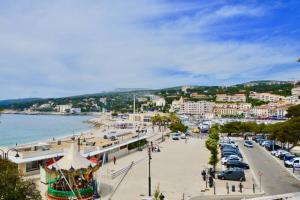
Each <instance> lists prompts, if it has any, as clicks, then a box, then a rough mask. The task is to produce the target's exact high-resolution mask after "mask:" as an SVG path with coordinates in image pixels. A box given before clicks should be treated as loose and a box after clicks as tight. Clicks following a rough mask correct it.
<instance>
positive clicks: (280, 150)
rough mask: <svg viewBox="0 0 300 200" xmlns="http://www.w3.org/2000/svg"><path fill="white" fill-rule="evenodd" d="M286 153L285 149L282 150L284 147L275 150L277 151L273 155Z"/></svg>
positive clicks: (277, 155)
mask: <svg viewBox="0 0 300 200" xmlns="http://www.w3.org/2000/svg"><path fill="white" fill-rule="evenodd" d="M286 153H288V152H287V151H286V150H284V149H279V150H277V151H276V152H275V156H276V157H279V156H280V155H281V154H286Z"/></svg>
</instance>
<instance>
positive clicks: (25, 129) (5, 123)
mask: <svg viewBox="0 0 300 200" xmlns="http://www.w3.org/2000/svg"><path fill="white" fill-rule="evenodd" d="M91 118H93V117H92V116H56V115H14V114H1V115H0V146H7V145H9V146H11V145H15V144H16V143H18V144H22V143H30V142H35V141H40V140H46V139H52V138H53V137H62V136H67V135H72V134H73V132H75V133H77V132H80V131H85V130H88V129H90V128H92V125H91V124H88V123H84V121H86V120H88V119H91Z"/></svg>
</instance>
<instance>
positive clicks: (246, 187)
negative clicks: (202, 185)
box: [215, 140, 261, 195]
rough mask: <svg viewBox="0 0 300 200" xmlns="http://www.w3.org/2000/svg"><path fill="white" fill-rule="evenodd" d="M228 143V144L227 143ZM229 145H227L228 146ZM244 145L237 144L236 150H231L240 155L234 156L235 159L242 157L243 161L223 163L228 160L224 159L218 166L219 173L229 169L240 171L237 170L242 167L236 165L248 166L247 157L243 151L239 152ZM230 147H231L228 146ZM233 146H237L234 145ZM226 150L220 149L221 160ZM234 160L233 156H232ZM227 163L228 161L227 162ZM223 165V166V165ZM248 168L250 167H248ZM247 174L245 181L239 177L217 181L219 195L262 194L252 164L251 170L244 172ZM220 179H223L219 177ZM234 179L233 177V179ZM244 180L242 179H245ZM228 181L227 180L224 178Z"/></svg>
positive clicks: (244, 170)
mask: <svg viewBox="0 0 300 200" xmlns="http://www.w3.org/2000/svg"><path fill="white" fill-rule="evenodd" d="M234 141H235V140H233V141H232V142H234ZM225 143H227V142H225ZM226 145H227V144H226ZM241 145H243V144H239V143H237V142H236V146H237V147H236V148H231V147H230V148H229V149H230V150H229V151H231V150H232V149H235V150H236V151H237V154H239V156H237V155H236V156H233V158H239V157H242V158H241V159H239V161H237V162H230V161H227V162H228V163H226V164H225V163H223V162H224V161H225V160H226V159H224V157H223V161H222V160H221V161H220V162H219V164H218V166H217V169H218V170H219V171H226V170H228V169H234V170H239V169H236V168H241V166H238V165H236V163H239V164H245V165H247V164H248V163H247V162H248V161H247V158H246V157H245V155H243V152H242V151H239V149H240V146H241ZM228 146H230V145H228ZM232 146H235V145H234V144H233V145H232ZM224 149H225V148H224V147H223V151H222V150H221V148H220V158H221V157H222V152H223V153H224V151H227V150H224ZM230 157H231V158H232V155H231V156H230ZM225 162H226V161H225ZM222 163H223V164H222ZM231 164H235V165H233V166H231ZM247 168H248V167H247ZM242 171H243V172H244V174H245V176H244V178H245V180H242V181H240V180H241V178H239V177H235V178H234V179H235V180H222V179H216V181H215V184H216V187H217V189H218V190H219V191H218V193H217V194H234V195H238V194H245V195H246V194H257V193H261V191H260V190H259V185H258V183H257V180H256V179H255V177H254V173H253V171H252V166H251V164H249V169H243V170H242ZM219 178H223V177H219ZM231 178H232V177H231ZM244 178H242V179H244ZM224 179H227V178H224ZM240 184H242V189H240ZM232 187H235V188H232ZM233 189H235V192H233Z"/></svg>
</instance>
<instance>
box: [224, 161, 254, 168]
mask: <svg viewBox="0 0 300 200" xmlns="http://www.w3.org/2000/svg"><path fill="white" fill-rule="evenodd" d="M226 166H227V168H234V167H237V168H242V169H249V168H250V167H249V165H248V164H247V163H244V162H241V161H239V160H228V161H227V163H226Z"/></svg>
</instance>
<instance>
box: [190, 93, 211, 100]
mask: <svg viewBox="0 0 300 200" xmlns="http://www.w3.org/2000/svg"><path fill="white" fill-rule="evenodd" d="M190 97H191V98H195V99H206V98H207V95H205V94H198V93H196V92H194V93H192V94H190Z"/></svg>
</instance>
